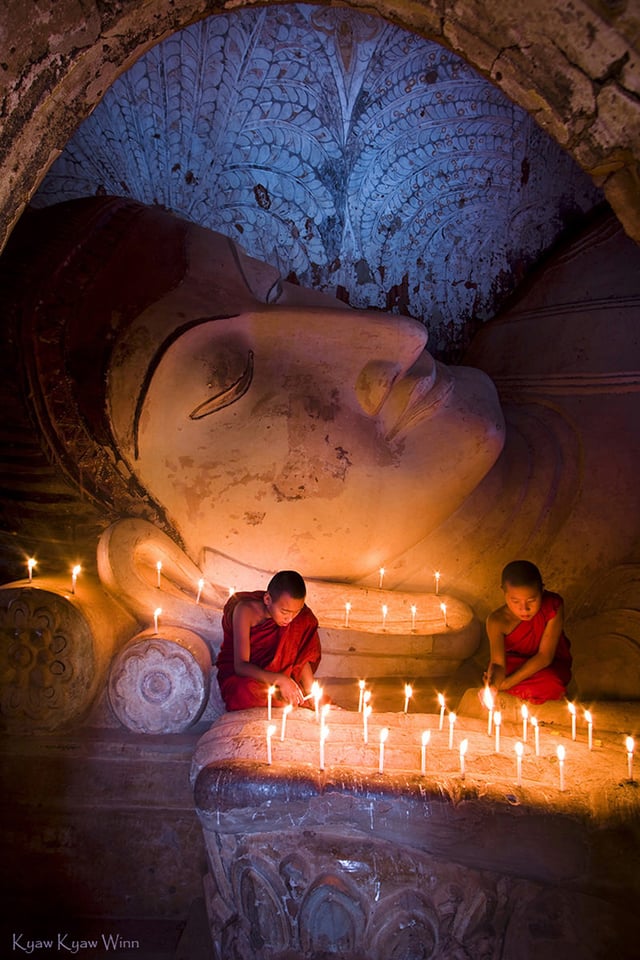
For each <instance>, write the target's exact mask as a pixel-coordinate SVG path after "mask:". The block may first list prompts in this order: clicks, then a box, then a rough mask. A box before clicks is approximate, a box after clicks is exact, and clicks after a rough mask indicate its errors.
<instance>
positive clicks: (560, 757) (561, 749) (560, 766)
mask: <svg viewBox="0 0 640 960" xmlns="http://www.w3.org/2000/svg"><path fill="white" fill-rule="evenodd" d="M556 753H557V754H558V769H559V771H560V790H564V756H565V752H564V747H563V746H562V744H559V745H558V749H557V750H556Z"/></svg>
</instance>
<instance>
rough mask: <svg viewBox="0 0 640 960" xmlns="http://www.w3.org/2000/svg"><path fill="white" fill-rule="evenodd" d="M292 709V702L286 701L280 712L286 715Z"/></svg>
mask: <svg viewBox="0 0 640 960" xmlns="http://www.w3.org/2000/svg"><path fill="white" fill-rule="evenodd" d="M292 710H293V704H292V703H288V704H287V705H286V707H285V708H284V710H283V711H282V712H283V714H284V715H285V716H288V715H289V714H290V713H291V711H292Z"/></svg>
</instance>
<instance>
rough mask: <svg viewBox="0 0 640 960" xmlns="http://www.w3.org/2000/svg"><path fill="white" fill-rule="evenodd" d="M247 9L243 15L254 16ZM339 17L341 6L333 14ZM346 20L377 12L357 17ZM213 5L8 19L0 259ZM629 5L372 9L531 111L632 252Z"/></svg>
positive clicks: (3, 25)
mask: <svg viewBox="0 0 640 960" xmlns="http://www.w3.org/2000/svg"><path fill="white" fill-rule="evenodd" d="M249 5H250V4H246V6H249ZM341 5H342V4H341ZM350 5H351V6H352V7H354V8H359V9H362V10H363V11H365V12H368V13H369V12H371V7H370V5H368V4H365V3H358V2H355V3H352V4H350ZM237 6H238V4H237V3H235V2H232V0H229V2H226V3H224V2H223V3H215V2H213V0H176V2H174V0H150V2H148V3H145V4H140V3H138V2H136V0H124V2H121V3H118V4H107V5H105V4H99V3H97V2H96V0H62V2H60V3H57V4H55V5H51V6H49V5H45V4H43V5H42V6H39V7H35V8H34V7H31V6H29V7H28V8H27V7H26V6H25V5H24V4H22V3H20V2H11V3H9V4H7V5H4V6H3V9H2V12H0V35H2V36H3V37H4V38H5V39H4V43H3V46H4V48H5V49H4V51H3V62H2V64H1V67H2V72H3V80H4V85H5V90H6V93H5V96H4V100H3V103H2V110H1V114H0V115H2V117H3V123H2V127H3V132H2V134H1V135H0V246H4V243H5V242H6V240H7V237H8V236H9V234H10V232H11V230H12V228H13V226H14V225H15V223H16V222H17V220H18V219H19V217H20V215H21V213H22V211H23V210H24V208H25V206H26V204H27V203H28V202H29V200H30V198H31V197H32V196H33V194H34V192H35V190H36V189H37V187H38V185H39V184H40V182H41V181H42V179H43V177H44V175H45V174H46V172H47V170H48V169H49V167H50V166H51V164H52V163H53V161H54V160H55V159H56V157H57V156H58V155H59V154H60V152H61V151H62V149H63V148H64V146H65V144H66V143H67V141H68V140H69V138H70V137H71V135H72V134H73V132H74V131H75V129H76V128H77V127H78V126H79V124H80V123H81V122H82V121H83V120H84V119H85V118H86V117H87V116H88V115H89V114H90V113H91V111H92V110H93V109H94V107H95V106H96V105H97V104H98V102H99V101H100V100H101V98H102V97H103V95H104V93H105V92H106V90H107V89H108V88H109V86H110V85H111V84H112V83H113V82H114V80H115V79H116V78H117V77H118V76H119V75H120V74H121V73H123V72H124V71H125V70H127V69H128V68H129V67H130V66H131V65H132V64H133V63H134V62H135V61H136V60H137V59H138V58H139V57H140V56H141V55H142V54H143V53H145V51H146V50H148V49H149V48H150V47H151V46H153V45H154V44H155V43H157V42H159V41H160V40H162V39H164V38H165V37H167V36H169V35H170V34H171V33H173V32H175V31H177V30H180V29H181V28H183V27H185V26H188V25H189V24H191V23H194V22H195V21H197V20H200V19H203V18H204V17H207V16H210V15H211V14H215V13H219V12H222V11H224V10H229V9H235V8H236V7H237ZM634 10H635V5H632V4H627V3H625V2H624V0H619V2H617V0H616V2H613V0H611V2H608V3H602V4H596V3H589V2H587V0H574V2H572V3H571V4H568V3H564V2H560V3H554V4H552V5H550V4H549V3H548V2H547V0H529V2H528V3H526V4H524V3H523V4H521V3H516V4H508V5H507V6H506V7H505V5H504V4H503V3H502V0H485V2H484V3H483V4H482V5H478V4H476V3H473V2H470V0H467V2H461V3H459V4H455V5H448V4H445V5H443V4H441V3H440V2H437V0H413V2H412V0H405V2H403V3H401V4H395V3H391V2H390V0H380V2H379V3H378V4H377V5H376V12H377V13H378V14H379V15H380V16H382V17H385V18H386V19H388V20H389V21H390V22H392V23H395V24H397V25H399V26H402V27H404V28H405V29H407V30H411V31H413V32H415V33H417V34H419V35H421V36H423V37H425V38H428V39H431V40H435V41H436V42H439V43H441V44H443V45H444V46H446V47H448V48H449V49H451V50H452V51H454V52H455V53H457V54H458V55H460V56H461V57H463V58H464V59H465V60H467V61H468V62H469V63H470V64H471V65H472V66H473V67H474V68H475V69H476V70H478V71H479V72H480V73H481V74H483V75H484V76H486V77H488V78H489V79H491V80H492V81H493V82H494V83H496V84H497V85H498V86H499V87H500V88H501V89H502V90H503V91H504V92H505V94H506V95H507V96H509V97H510V98H511V99H512V100H513V101H514V102H515V103H517V104H518V105H520V106H521V107H523V108H524V109H525V110H527V111H528V112H529V113H530V114H531V115H532V116H533V117H534V118H535V119H536V120H537V122H538V123H539V124H540V125H541V126H542V127H543V128H544V129H545V130H546V131H547V132H548V133H549V134H550V135H551V136H552V137H554V138H555V140H556V141H557V142H558V143H559V144H560V145H561V146H562V147H563V148H564V149H565V150H567V152H568V153H569V154H570V155H571V156H573V157H574V159H575V160H576V161H577V163H578V164H579V165H580V166H581V167H582V168H583V169H584V170H585V171H587V172H588V173H589V174H590V175H591V177H592V178H593V180H594V182H595V183H596V185H597V186H600V187H602V188H603V189H604V192H605V195H606V197H607V199H608V201H609V203H610V204H611V206H612V208H613V210H614V211H615V212H616V214H617V216H618V218H619V219H620V221H621V223H622V224H623V226H624V228H625V230H626V232H627V233H628V234H629V236H631V237H632V238H634V239H635V240H636V241H637V240H640V173H639V162H640V121H639V117H640V99H639V94H640V69H638V64H639V59H640V58H639V56H638V51H637V49H636V45H635V44H636V38H637V36H638V17H637V14H635V13H634Z"/></svg>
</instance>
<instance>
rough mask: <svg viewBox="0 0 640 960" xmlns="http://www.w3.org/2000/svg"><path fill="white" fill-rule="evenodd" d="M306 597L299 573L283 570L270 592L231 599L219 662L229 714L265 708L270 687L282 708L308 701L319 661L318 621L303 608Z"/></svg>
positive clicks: (219, 677) (306, 608)
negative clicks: (306, 697) (248, 709)
mask: <svg viewBox="0 0 640 960" xmlns="http://www.w3.org/2000/svg"><path fill="white" fill-rule="evenodd" d="M306 592H307V591H306V587H305V583H304V580H303V579H302V577H301V576H300V574H299V573H296V572H295V571H294V570H281V571H280V572H279V573H276V575H275V576H274V577H273V578H272V579H271V581H270V582H269V585H268V587H267V589H266V591H264V590H254V591H251V592H242V593H234V594H233V595H232V596H231V597H229V600H228V601H227V603H226V604H225V607H224V610H223V611H222V632H223V641H222V646H221V648H220V653H219V654H218V659H217V667H218V683H219V685H220V692H221V693H222V698H223V700H224V702H225V704H226V707H227V710H244V709H245V708H247V707H263V706H266V704H267V699H268V694H267V690H268V688H269V686H272V685H273V686H275V687H276V688H277V693H278V695H279V696H278V700H279V702H280V704H283V703H291V704H293V705H294V706H298V705H301V704H302V703H303V702H304V699H303V698H304V697H305V696H306V694H308V693H309V692H310V691H311V685H312V683H313V674H314V673H315V671H316V670H317V668H318V664H319V663H320V656H321V653H320V639H319V637H318V621H317V619H316V617H315V615H314V614H313V613H312V611H311V610H310V609H309V607H307V606H306V604H305V597H306ZM273 702H274V705H276V703H277V702H278V701H277V700H276V699H274V701H273ZM307 702H308V703H310V701H307ZM311 706H313V704H311Z"/></svg>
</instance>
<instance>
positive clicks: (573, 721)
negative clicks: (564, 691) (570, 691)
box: [568, 703, 576, 740]
mask: <svg viewBox="0 0 640 960" xmlns="http://www.w3.org/2000/svg"><path fill="white" fill-rule="evenodd" d="M568 707H569V713H570V714H571V739H572V740H575V738H576V705H575V703H569V704H568Z"/></svg>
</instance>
